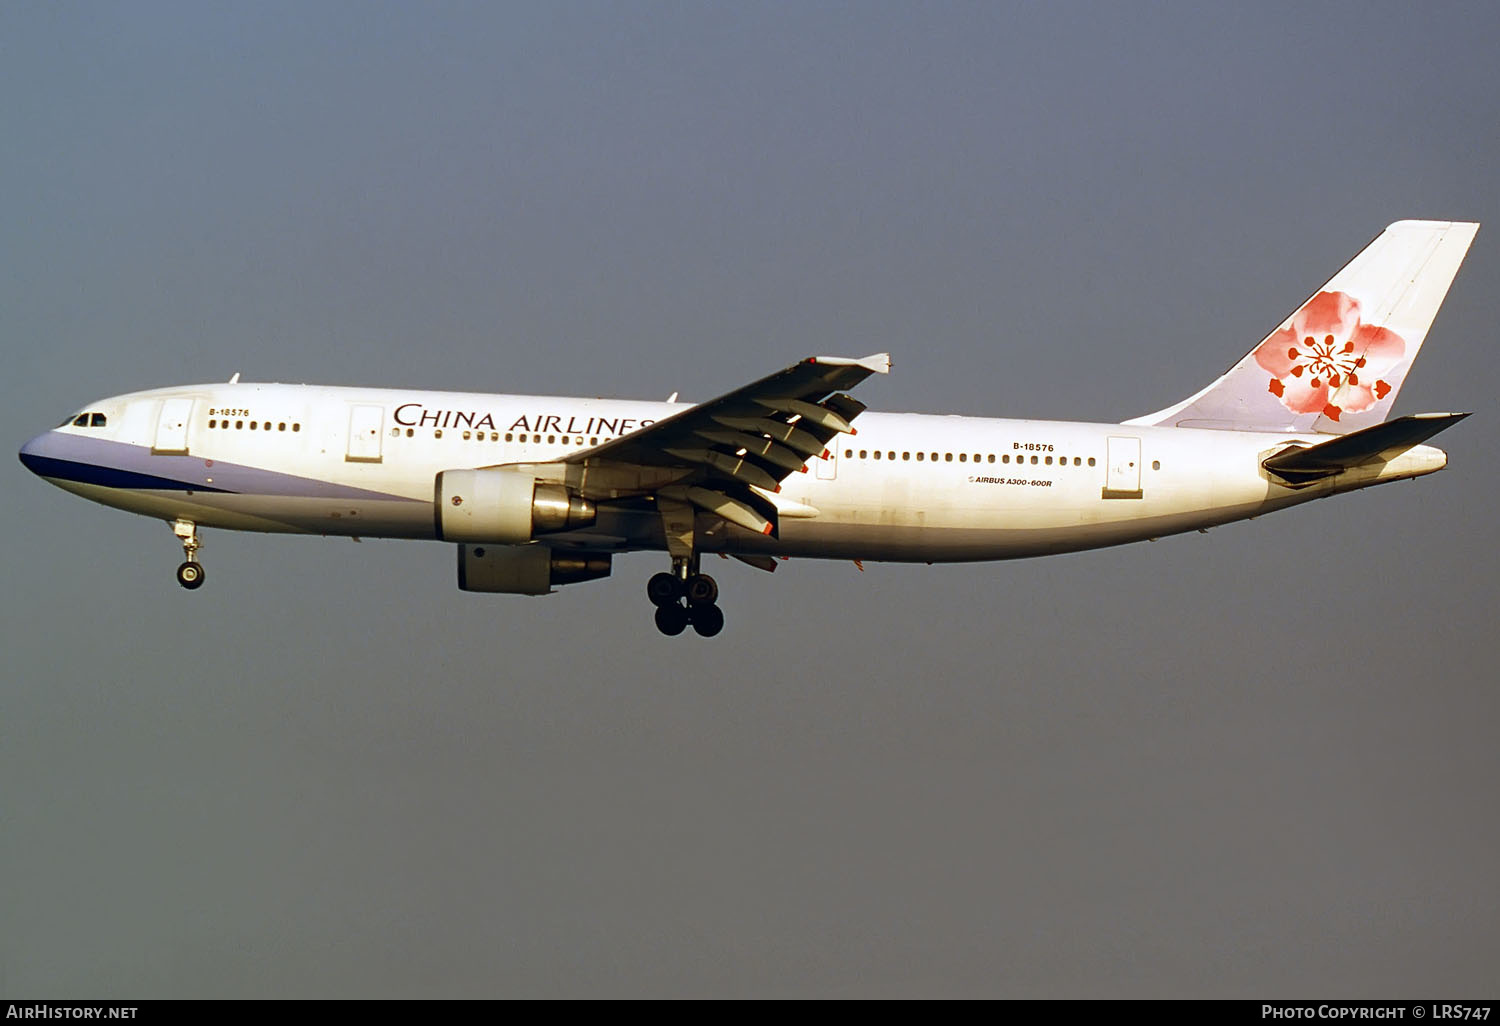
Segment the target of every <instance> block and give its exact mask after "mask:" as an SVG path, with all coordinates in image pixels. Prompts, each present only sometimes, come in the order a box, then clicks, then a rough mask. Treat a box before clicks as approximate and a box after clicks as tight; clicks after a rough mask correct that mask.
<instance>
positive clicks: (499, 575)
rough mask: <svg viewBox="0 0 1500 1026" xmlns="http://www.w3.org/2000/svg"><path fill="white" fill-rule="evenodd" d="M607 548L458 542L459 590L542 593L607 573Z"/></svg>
mask: <svg viewBox="0 0 1500 1026" xmlns="http://www.w3.org/2000/svg"><path fill="white" fill-rule="evenodd" d="M610 560H611V554H610V553H608V552H557V551H556V550H554V549H551V548H549V547H547V546H546V545H460V546H459V547H458V586H459V588H460V589H462V590H463V591H496V592H507V593H509V594H512V595H546V594H547V593H548V592H550V591H551V590H552V589H553V588H554V587H560V586H562V585H564V584H576V583H578V582H579V581H592V580H596V579H598V578H600V577H608V576H609V571H610Z"/></svg>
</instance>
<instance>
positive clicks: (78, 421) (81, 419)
mask: <svg viewBox="0 0 1500 1026" xmlns="http://www.w3.org/2000/svg"><path fill="white" fill-rule="evenodd" d="M73 426H74V427H88V426H89V415H88V414H87V413H80V414H79V415H78V416H76V417H74V418H73Z"/></svg>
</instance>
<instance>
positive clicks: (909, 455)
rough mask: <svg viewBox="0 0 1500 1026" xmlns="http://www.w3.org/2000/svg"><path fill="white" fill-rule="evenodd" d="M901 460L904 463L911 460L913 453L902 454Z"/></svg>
mask: <svg viewBox="0 0 1500 1026" xmlns="http://www.w3.org/2000/svg"><path fill="white" fill-rule="evenodd" d="M901 459H902V460H903V461H906V460H909V459H911V453H909V452H903V453H902V454H901Z"/></svg>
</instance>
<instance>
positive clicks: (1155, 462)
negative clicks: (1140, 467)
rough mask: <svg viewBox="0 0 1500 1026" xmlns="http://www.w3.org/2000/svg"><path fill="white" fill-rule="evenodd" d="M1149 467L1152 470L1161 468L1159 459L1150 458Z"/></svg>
mask: <svg viewBox="0 0 1500 1026" xmlns="http://www.w3.org/2000/svg"><path fill="white" fill-rule="evenodd" d="M1151 469H1152V470H1160V469H1161V460H1152V461H1151Z"/></svg>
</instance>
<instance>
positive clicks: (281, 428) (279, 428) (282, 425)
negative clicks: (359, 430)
mask: <svg viewBox="0 0 1500 1026" xmlns="http://www.w3.org/2000/svg"><path fill="white" fill-rule="evenodd" d="M276 430H277V431H285V430H286V421H282V422H281V423H280V424H277V425H276ZM400 431H401V429H400V428H395V429H393V430H392V431H391V434H393V435H394V434H399V433H400Z"/></svg>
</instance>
